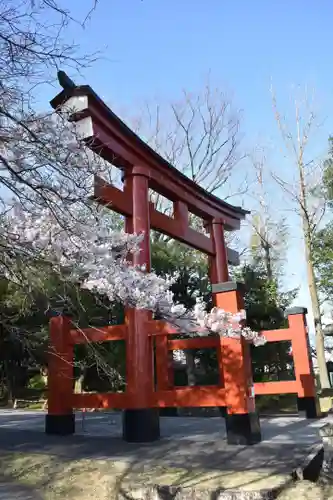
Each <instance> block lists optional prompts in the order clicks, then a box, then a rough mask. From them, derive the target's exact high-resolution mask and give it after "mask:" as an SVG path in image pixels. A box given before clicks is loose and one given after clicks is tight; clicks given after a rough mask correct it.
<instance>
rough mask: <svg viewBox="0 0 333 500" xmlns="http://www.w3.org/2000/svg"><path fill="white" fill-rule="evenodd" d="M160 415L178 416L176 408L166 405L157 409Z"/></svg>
mask: <svg viewBox="0 0 333 500" xmlns="http://www.w3.org/2000/svg"><path fill="white" fill-rule="evenodd" d="M159 414H160V417H178V408H177V407H172V406H170V407H169V406H168V407H166V408H160V409H159Z"/></svg>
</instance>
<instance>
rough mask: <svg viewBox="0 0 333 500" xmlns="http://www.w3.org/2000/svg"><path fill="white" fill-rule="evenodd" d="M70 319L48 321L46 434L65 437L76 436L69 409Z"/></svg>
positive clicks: (65, 317) (71, 373)
mask: <svg viewBox="0 0 333 500" xmlns="http://www.w3.org/2000/svg"><path fill="white" fill-rule="evenodd" d="M70 330H71V319H70V318H69V317H67V316H63V315H57V316H54V317H52V318H51V320H50V352H49V361H48V413H47V415H46V422H45V432H46V433H47V434H60V435H67V434H73V433H74V432H75V415H74V413H73V407H72V403H71V401H72V393H73V382H74V374H73V345H72V343H71V338H70Z"/></svg>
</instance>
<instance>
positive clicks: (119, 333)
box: [70, 325, 127, 344]
mask: <svg viewBox="0 0 333 500" xmlns="http://www.w3.org/2000/svg"><path fill="white" fill-rule="evenodd" d="M126 337H127V327H126V325H110V326H101V327H100V328H97V327H95V328H83V329H75V330H71V331H70V338H71V342H72V343H73V344H86V343H88V342H108V341H112V340H124V339H126Z"/></svg>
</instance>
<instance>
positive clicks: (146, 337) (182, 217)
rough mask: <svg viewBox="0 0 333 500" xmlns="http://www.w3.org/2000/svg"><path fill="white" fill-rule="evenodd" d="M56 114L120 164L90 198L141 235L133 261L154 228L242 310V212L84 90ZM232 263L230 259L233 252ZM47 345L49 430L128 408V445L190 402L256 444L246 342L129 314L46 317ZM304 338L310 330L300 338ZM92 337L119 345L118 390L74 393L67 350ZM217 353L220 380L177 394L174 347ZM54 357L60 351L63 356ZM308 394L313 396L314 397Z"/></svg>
mask: <svg viewBox="0 0 333 500" xmlns="http://www.w3.org/2000/svg"><path fill="white" fill-rule="evenodd" d="M51 105H52V107H53V108H54V109H58V108H60V107H61V106H63V105H66V108H67V109H71V110H73V112H72V113H71V116H70V119H71V120H72V121H75V122H76V124H77V130H78V133H79V135H80V137H81V138H82V139H83V140H84V141H85V142H86V144H87V146H88V147H89V148H91V149H92V150H93V151H95V152H97V153H98V154H99V155H100V156H102V157H103V158H105V159H106V160H108V161H110V162H111V163H112V164H114V165H116V166H117V167H119V168H121V169H122V171H123V180H124V188H123V190H121V189H118V188H116V187H115V186H112V185H110V184H107V183H106V182H104V181H103V180H102V179H100V178H96V179H95V186H94V194H93V198H94V199H95V200H96V201H97V202H98V203H102V204H104V205H107V206H110V208H112V209H113V210H115V211H117V212H119V213H121V214H123V215H124V216H125V218H126V231H127V232H136V233H139V232H142V231H143V232H144V234H145V237H144V240H143V242H142V251H141V252H140V253H139V254H137V255H135V256H134V257H133V263H134V264H140V265H142V264H145V265H146V266H147V269H149V268H150V238H149V232H150V228H153V229H156V230H158V231H160V232H162V233H164V234H166V235H168V236H170V237H172V238H175V239H176V240H178V241H181V242H183V243H185V244H187V245H189V246H191V247H193V248H196V249H198V250H200V251H202V252H204V253H206V254H207V255H208V256H209V262H210V278H211V282H212V284H213V294H214V301H215V304H216V305H217V306H218V307H221V308H223V309H225V310H227V311H230V312H233V313H234V312H237V311H239V310H240V309H242V308H243V298H242V293H241V290H240V288H239V285H238V284H237V283H233V282H229V275H228V258H227V249H226V245H225V238H224V230H225V229H226V230H229V231H233V230H237V229H239V227H240V221H241V220H242V219H244V218H245V215H246V214H247V213H248V212H246V211H245V210H243V209H241V208H239V207H234V206H232V205H230V204H228V203H226V202H224V201H222V200H220V199H219V198H217V197H216V196H214V195H212V194H210V193H208V192H207V191H205V190H204V189H202V188H201V187H200V186H198V185H197V184H195V183H194V182H193V181H191V180H190V179H188V178H187V177H186V176H184V175H183V174H181V173H180V172H179V171H178V170H177V169H175V168H174V167H172V166H171V165H170V164H169V163H168V162H166V161H165V160H164V159H163V158H161V156H159V155H158V154H157V153H156V152H155V151H153V150H152V149H151V148H150V147H149V146H148V145H147V144H146V143H144V142H143V141H142V140H141V139H140V138H139V137H138V136H137V135H136V134H135V133H134V132H133V131H131V130H130V129H129V128H128V127H127V126H126V125H125V124H124V123H123V122H122V121H121V120H120V119H119V118H118V117H117V116H116V115H115V114H114V113H113V112H112V111H111V110H110V109H109V108H108V107H107V106H106V104H105V103H104V102H103V101H102V100H101V99H100V98H99V97H98V95H97V94H96V93H95V92H94V91H93V90H92V89H91V87H90V86H86V85H85V86H75V85H74V84H72V83H71V82H70V84H69V85H64V90H63V91H62V92H61V93H60V94H58V95H57V96H56V97H55V98H54V99H53V100H52V101H51ZM149 188H151V189H153V190H154V191H156V192H157V193H160V194H161V195H163V196H164V197H166V198H167V199H169V200H171V201H172V203H173V207H174V213H173V216H172V217H169V216H167V215H165V214H162V213H161V212H159V211H157V210H156V208H155V206H154V204H152V203H150V202H149V196H148V194H149V193H148V191H149ZM189 212H191V213H193V214H195V215H197V216H198V217H200V218H201V219H203V221H204V223H205V226H206V228H207V232H208V235H204V234H202V233H199V232H197V231H196V230H194V229H193V228H191V227H190V226H189ZM230 258H231V260H235V254H232V252H230ZM50 332H51V343H52V344H53V348H54V350H55V352H56V353H58V355H56V356H55V355H52V356H51V359H50V364H49V407H48V415H47V416H46V432H48V433H52V434H67V433H72V432H74V429H75V420H74V415H73V408H80V407H81V408H89V407H93V408H97V407H104V408H107V407H110V408H112V407H114V408H115V407H116V408H122V409H124V410H125V411H124V418H123V435H124V438H125V439H126V440H128V441H135V442H145V441H153V440H155V439H158V438H159V435H160V431H159V408H163V407H182V406H183V407H188V406H192V407H194V406H199V407H200V406H217V407H226V427H227V435H228V442H229V443H232V444H253V443H256V442H259V441H260V440H261V432H260V424H259V418H258V415H257V413H256V411H255V404H254V391H253V381H252V370H251V359H250V354H249V345H248V343H247V342H246V341H245V340H244V339H243V338H242V339H232V338H220V337H206V338H192V339H184V340H169V338H168V336H170V335H173V334H175V333H176V332H175V330H174V329H173V328H172V327H171V326H170V325H168V324H166V323H165V322H162V321H152V319H151V314H150V313H149V312H147V311H143V310H137V309H130V308H128V309H127V310H126V320H125V324H124V325H117V326H107V327H104V328H90V329H86V330H84V334H83V333H82V332H80V331H79V330H73V329H72V328H71V322H70V319H69V318H68V317H66V316H56V317H53V318H52V319H51V328H50ZM305 335H306V334H305ZM87 339H88V340H90V341H95V342H96V341H106V340H117V339H125V341H126V383H127V389H126V392H125V393H123V394H114V393H110V394H73V387H72V385H73V384H72V379H73V367H72V359H73V345H74V344H75V343H80V342H86V341H87ZM154 344H155V349H156V371H157V384H156V387H155V386H154V385H155V384H154V363H153V346H154ZM207 347H215V348H217V352H218V365H219V373H220V384H219V385H218V386H216V387H188V388H173V387H172V384H171V380H170V375H169V367H168V352H169V350H170V349H189V348H207ZM59 354H60V355H59ZM311 398H313V393H312V392H311Z"/></svg>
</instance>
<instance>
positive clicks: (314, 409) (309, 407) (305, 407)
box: [297, 397, 322, 418]
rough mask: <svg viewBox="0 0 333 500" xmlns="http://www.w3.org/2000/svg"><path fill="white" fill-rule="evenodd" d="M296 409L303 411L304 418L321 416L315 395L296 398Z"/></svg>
mask: <svg viewBox="0 0 333 500" xmlns="http://www.w3.org/2000/svg"><path fill="white" fill-rule="evenodd" d="M297 409H298V411H304V412H305V416H306V418H320V417H322V413H321V411H320V405H319V401H318V399H317V398H316V397H305V398H297Z"/></svg>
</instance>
